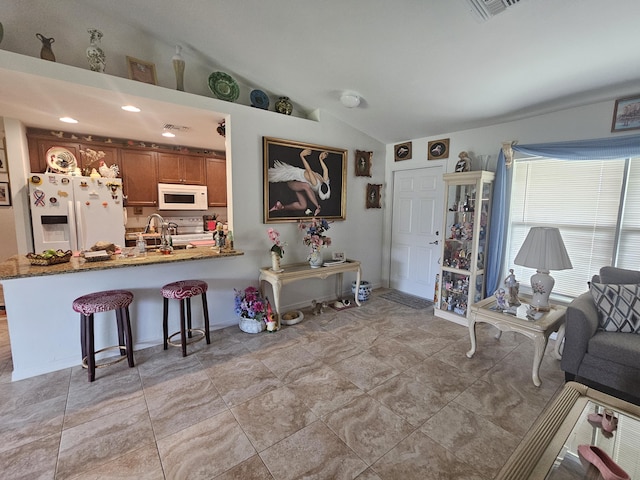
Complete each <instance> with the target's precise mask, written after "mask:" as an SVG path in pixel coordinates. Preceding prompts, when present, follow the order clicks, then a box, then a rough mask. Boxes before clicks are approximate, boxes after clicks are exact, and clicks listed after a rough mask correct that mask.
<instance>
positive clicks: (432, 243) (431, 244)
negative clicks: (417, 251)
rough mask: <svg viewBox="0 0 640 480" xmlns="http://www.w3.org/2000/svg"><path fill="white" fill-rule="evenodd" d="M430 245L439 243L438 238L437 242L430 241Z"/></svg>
mask: <svg viewBox="0 0 640 480" xmlns="http://www.w3.org/2000/svg"><path fill="white" fill-rule="evenodd" d="M429 245H438V240H436V241H435V242H429Z"/></svg>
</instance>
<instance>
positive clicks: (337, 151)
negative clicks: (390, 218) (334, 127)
mask: <svg viewBox="0 0 640 480" xmlns="http://www.w3.org/2000/svg"><path fill="white" fill-rule="evenodd" d="M262 154H263V172H264V173H263V178H264V223H277V222H295V221H298V220H302V219H308V218H311V217H322V218H326V219H329V220H331V219H332V220H344V219H345V216H346V210H347V206H346V193H347V183H346V182H347V150H345V149H342V148H335V147H325V146H321V145H312V144H310V143H300V142H296V141H292V140H283V139H280V138H272V137H262Z"/></svg>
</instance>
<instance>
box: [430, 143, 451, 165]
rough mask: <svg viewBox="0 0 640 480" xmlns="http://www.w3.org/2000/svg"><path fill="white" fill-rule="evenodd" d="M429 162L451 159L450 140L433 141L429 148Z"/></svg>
mask: <svg viewBox="0 0 640 480" xmlns="http://www.w3.org/2000/svg"><path fill="white" fill-rule="evenodd" d="M427 153H428V155H427V160H440V159H441V158H449V139H448V138H443V139H441V140H433V141H431V142H429V145H428V146H427Z"/></svg>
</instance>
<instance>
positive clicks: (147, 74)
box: [127, 57, 158, 85]
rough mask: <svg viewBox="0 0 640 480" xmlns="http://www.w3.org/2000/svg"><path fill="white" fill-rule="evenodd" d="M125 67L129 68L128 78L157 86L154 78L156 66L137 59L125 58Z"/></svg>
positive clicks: (156, 80)
mask: <svg viewBox="0 0 640 480" xmlns="http://www.w3.org/2000/svg"><path fill="white" fill-rule="evenodd" d="M127 66H128V68H129V78H130V79H131V80H137V81H138V82H144V83H150V84H152V85H157V84H158V79H157V77H156V66H155V65H154V64H153V63H149V62H145V61H143V60H138V59H137V58H133V57H127Z"/></svg>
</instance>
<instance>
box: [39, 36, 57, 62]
mask: <svg viewBox="0 0 640 480" xmlns="http://www.w3.org/2000/svg"><path fill="white" fill-rule="evenodd" d="M36 38H37V39H38V40H40V41H41V42H42V48H41V49H40V58H42V59H43V60H49V61H50V62H55V61H56V56H55V55H54V54H53V50H51V44H52V43H53V42H55V39H54V38H53V37H51V38H47V37H45V36H44V35H42V34H41V33H36Z"/></svg>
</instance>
